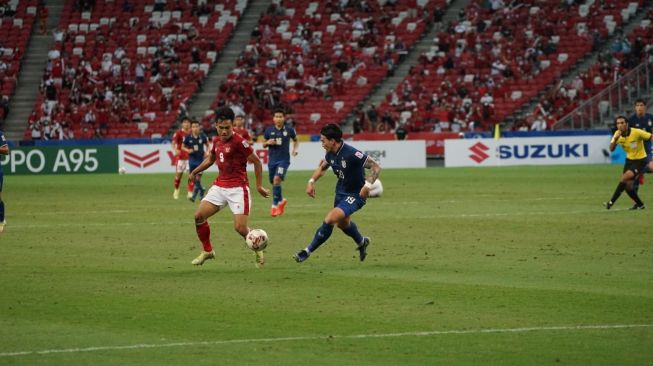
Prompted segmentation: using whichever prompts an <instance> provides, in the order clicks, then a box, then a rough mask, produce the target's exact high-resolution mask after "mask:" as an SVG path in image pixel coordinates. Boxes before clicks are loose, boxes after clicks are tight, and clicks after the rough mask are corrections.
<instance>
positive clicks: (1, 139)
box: [0, 131, 7, 192]
mask: <svg viewBox="0 0 653 366" xmlns="http://www.w3.org/2000/svg"><path fill="white" fill-rule="evenodd" d="M5 145H7V139H5V134H4V133H2V131H0V147H2V146H5ZM0 175H2V164H0ZM0 192H2V184H1V183H0Z"/></svg>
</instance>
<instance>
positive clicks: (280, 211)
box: [277, 198, 288, 216]
mask: <svg viewBox="0 0 653 366" xmlns="http://www.w3.org/2000/svg"><path fill="white" fill-rule="evenodd" d="M286 203H288V200H287V199H285V198H284V199H283V200H282V201H281V202H279V205H278V206H277V214H278V215H279V216H281V215H283V210H284V209H285V208H286Z"/></svg>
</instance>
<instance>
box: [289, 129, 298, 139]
mask: <svg viewBox="0 0 653 366" xmlns="http://www.w3.org/2000/svg"><path fill="white" fill-rule="evenodd" d="M288 136H290V138H291V139H293V140H295V139H297V131H295V129H294V128H289V129H288Z"/></svg>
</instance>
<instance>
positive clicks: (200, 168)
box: [188, 150, 216, 181]
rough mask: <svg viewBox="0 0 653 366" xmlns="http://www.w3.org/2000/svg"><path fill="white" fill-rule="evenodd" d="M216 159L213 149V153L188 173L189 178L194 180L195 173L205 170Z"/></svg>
mask: <svg viewBox="0 0 653 366" xmlns="http://www.w3.org/2000/svg"><path fill="white" fill-rule="evenodd" d="M215 160H216V156H215V152H213V150H211V153H210V154H209V155H208V156H207V157H206V158H205V159H204V161H202V163H201V164H200V165H198V166H197V168H195V169H193V171H192V172H190V173H189V174H188V180H189V181H194V180H195V175H196V174H198V173H201V172H203V171H205V170H206V169H208V168H209V167H210V166H211V165H213V164H215Z"/></svg>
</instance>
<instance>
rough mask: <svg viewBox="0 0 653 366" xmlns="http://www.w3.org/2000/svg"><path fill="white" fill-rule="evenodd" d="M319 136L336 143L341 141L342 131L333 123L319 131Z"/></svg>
mask: <svg viewBox="0 0 653 366" xmlns="http://www.w3.org/2000/svg"><path fill="white" fill-rule="evenodd" d="M320 135H322V136H324V137H326V138H328V139H330V140H336V141H337V142H341V141H342V130H341V129H340V126H338V125H336V124H333V123H329V124H326V125H324V127H322V129H321V130H320Z"/></svg>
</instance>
